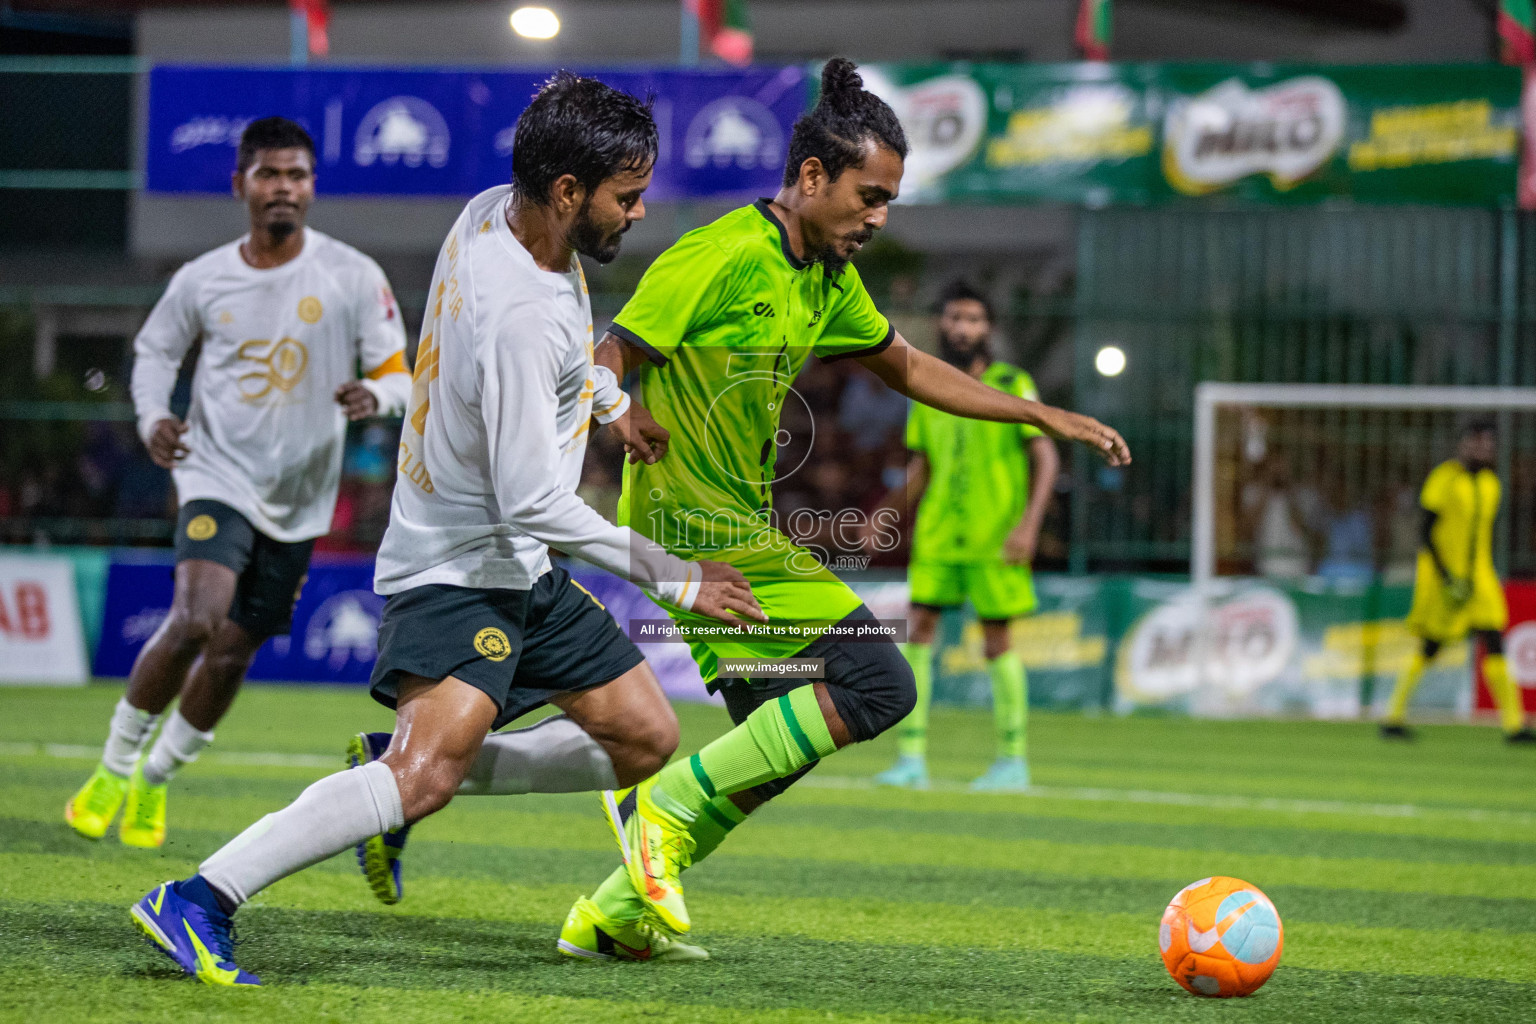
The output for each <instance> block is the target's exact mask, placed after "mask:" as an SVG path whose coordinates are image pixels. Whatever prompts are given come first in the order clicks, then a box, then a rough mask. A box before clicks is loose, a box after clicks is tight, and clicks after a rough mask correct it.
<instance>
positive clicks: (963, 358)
mask: <svg viewBox="0 0 1536 1024" xmlns="http://www.w3.org/2000/svg"><path fill="white" fill-rule="evenodd" d="M990 354H991V350H990V348H989V346H988V345H987V343H986V342H985V341H982V342H978V343H977V344H974V345H970V346H967V345H964V344H957V343H956V342H955V341H954V339H953V338H952V337H951V336H950V335H948V334H945V333H944V332H943V331H942V330H941V331H939V358H940V359H942V360H944V361H945V362H946V363H948V364H949V365H950V366H953V367H956V368H958V369H961V370H965V371H967V372H969V370H970V368H971V364H972V363H974V362H975V361H976V359H977V358H978V357H981V358H985V357H987V356H989V355H990Z"/></svg>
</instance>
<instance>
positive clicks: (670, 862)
mask: <svg viewBox="0 0 1536 1024" xmlns="http://www.w3.org/2000/svg"><path fill="white" fill-rule="evenodd" d="M655 787H656V779H655V777H654V776H653V777H652V778H649V779H646V780H645V781H644V782H642V783H640V784H639V785H638V786H636V787H635V789H634V793H633V794H632V796H633V797H634V801H635V805H634V813H632V814H631V815H629V819H628V820H627V821H625V822H624V840H625V841H624V846H625V848H626V857H625V861H626V865H627V866H628V868H629V881H630V884H631V885H633V886H634V887H635V892H637V893H639V894H640V898H641V899H643V900H645V903H646V907H647V909H649V910H650V912H651V913H652V914H653V915H655V917H656V920H657V921H659V922H660V923H661V924H662V926H663V927H665V928H667V929H668V930H670V931H672V932H674V933H676V934H678V935H682V934H685V933H686V932H687V931H688V929H689V928H691V927H692V922H691V921H690V920H689V919H688V907H687V906H686V905H685V904H684V903H683V881H682V878H681V877H679V876H680V875H681V874H682V871H683V869H684V868H686V867H687V866H688V865H689V863H690V862H691V861H692V859H693V836H691V835H689V834H688V827H687V826H686V825H684V824H683V823H682V822H680V821H678V820H677V819H676V818H674V817H672V815H670V814H668V813H667V812H666V811H664V810H662V809H661V808H660V807H658V806H657V805H656V803H655V801H653V800H652V799H651V792H652V790H654V789H655ZM612 820H613V819H612V817H611V815H610V822H611V821H612Z"/></svg>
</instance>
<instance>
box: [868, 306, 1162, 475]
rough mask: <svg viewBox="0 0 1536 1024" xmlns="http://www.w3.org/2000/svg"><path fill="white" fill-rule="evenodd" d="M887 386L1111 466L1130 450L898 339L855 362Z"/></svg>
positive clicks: (1075, 416) (1085, 421) (1102, 431)
mask: <svg viewBox="0 0 1536 1024" xmlns="http://www.w3.org/2000/svg"><path fill="white" fill-rule="evenodd" d="M859 362H860V363H862V364H863V365H864V366H866V367H868V368H869V370H870V371H871V372H873V373H874V375H875V376H877V377H879V378H880V379H881V380H882V381H884V382H885V384H886V386H887V387H890V388H892V389H894V390H896V391H899V392H901V393H902V394H903V395H906V396H907V397H908V398H911V399H914V400H916V401H919V402H922V403H923V404H924V405H931V406H933V407H934V408H935V409H941V410H943V411H944V412H948V413H953V414H954V415H956V416H964V417H966V418H967V419H973V420H997V421H999V422H1003V423H1027V424H1029V425H1030V426H1032V427H1039V428H1040V429H1041V430H1043V431H1044V432H1045V433H1047V434H1050V435H1051V436H1052V437H1056V438H1060V439H1061V440H1063V441H1080V442H1082V443H1083V444H1086V445H1088V446H1089V447H1090V448H1092V449H1094V450H1095V451H1096V452H1098V453H1099V456H1100V457H1101V458H1103V459H1104V461H1105V462H1107V463H1109V464H1110V465H1111V466H1124V465H1128V464H1129V463H1130V461H1131V450H1130V448H1129V447H1127V446H1126V443H1125V439H1124V438H1122V437H1121V436H1120V435H1119V433H1117V432H1116V431H1115V430H1114V428H1112V427H1107V426H1105V425H1104V424H1102V423H1100V422H1099V421H1098V420H1096V419H1094V418H1093V417H1092V416H1084V415H1082V414H1081V413H1075V412H1068V411H1067V410H1065V409H1057V408H1056V407H1055V406H1050V405H1045V404H1043V403H1041V402H1032V401H1030V400H1028V399H1025V398H1019V397H1017V396H1015V395H1010V394H1007V393H1006V392H1003V391H999V390H998V389H997V388H994V387H989V386H987V385H986V384H983V383H982V382H981V381H979V380H976V379H975V378H973V377H971V376H969V375H968V374H966V373H963V372H961V371H960V370H957V369H955V368H954V367H953V366H950V365H949V364H948V363H946V362H944V361H943V360H942V359H935V358H934V357H933V356H930V355H928V354H927V353H926V352H922V351H919V350H918V349H915V348H913V347H912V346H911V345H909V344H907V341H906V339H905V338H903V337H902V336H901V335H900V334H898V335H896V340H895V341H894V342H893V343H892V344H891V345H890V346H889V347H887V348H886V349H884V350H883V351H881V352H878V353H876V354H875V355H872V356H866V357H865V358H863V359H860V360H859Z"/></svg>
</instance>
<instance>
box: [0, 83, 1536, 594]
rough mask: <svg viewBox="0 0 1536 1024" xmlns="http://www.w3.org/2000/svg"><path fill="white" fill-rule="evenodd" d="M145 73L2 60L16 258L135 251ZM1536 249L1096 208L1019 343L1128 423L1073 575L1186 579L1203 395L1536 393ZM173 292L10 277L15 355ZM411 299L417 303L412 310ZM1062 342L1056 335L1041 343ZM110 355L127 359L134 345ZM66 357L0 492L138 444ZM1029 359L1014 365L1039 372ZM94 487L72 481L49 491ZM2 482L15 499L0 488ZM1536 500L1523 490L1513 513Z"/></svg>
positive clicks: (26, 415)
mask: <svg viewBox="0 0 1536 1024" xmlns="http://www.w3.org/2000/svg"><path fill="white" fill-rule="evenodd" d="M141 72H142V66H141V65H140V64H139V62H138V61H137V60H135V59H133V58H64V59H59V58H37V59H34V58H0V107H3V109H5V110H7V111H16V110H25V111H27V112H28V115H27V119H26V122H25V130H24V131H13V132H8V133H5V134H4V135H3V137H0V249H3V250H8V251H21V250H27V249H30V248H33V247H37V246H46V247H52V248H54V249H55V250H58V249H63V248H71V247H72V248H92V247H95V248H105V249H109V250H110V249H116V250H118V251H122V250H123V249H124V247H125V242H126V217H127V215H126V210H127V205H128V196H129V194H130V192H131V191H132V189H134V188H136V187H138V186H139V184H140V175H139V174H138V172H137V170H136V169H135V166H134V155H133V150H134V147H133V144H132V142H131V135H132V130H133V127H132V126H133V124H134V116H133V111H134V105H135V103H137V102H138V100H137V96H138V94H139V86H140V84H141V82H142V75H141ZM1533 240H1536V219H1532V218H1531V217H1528V216H1526V215H1522V214H1517V213H1515V212H1513V211H1506V210H1490V209H1451V208H1422V207H1417V208H1415V207H1370V208H1361V207H1348V206H1311V207H1301V206H1298V207H1289V208H1287V207H1274V208H1267V209H1263V210H1254V209H1237V208H1228V209H1216V208H1212V207H1209V206H1203V205H1197V204H1194V203H1191V204H1188V205H1181V206H1177V207H1166V208H1162V209H1105V210H1085V211H1082V212H1081V213H1080V214H1079V226H1078V235H1077V246H1076V248H1077V252H1076V266H1077V273H1076V279H1075V291H1074V292H1073V294H1072V295H1071V296H1070V297H1069V298H1067V299H1065V300H1062V299H1060V298H1059V297H1057V298H1046V299H1041V300H1038V301H1029V300H1028V299H1024V300H1021V301H1020V302H1019V303H1018V304H1016V307H1015V309H1014V310H1012V313H1011V315H1012V316H1013V318H1014V319H1015V321H1016V322H1015V323H1014V324H1013V325H1012V328H1013V330H1012V333H1013V334H1014V336H1015V337H1018V336H1023V335H1029V334H1031V333H1035V334H1041V333H1043V335H1044V336H1046V337H1047V338H1049V337H1050V336H1052V335H1054V334H1056V333H1059V329H1060V328H1061V325H1062V324H1063V323H1065V324H1066V325H1067V326H1066V327H1065V329H1066V330H1068V331H1070V332H1071V335H1072V349H1073V353H1074V355H1073V358H1074V360H1075V371H1074V373H1073V380H1072V388H1071V393H1070V394H1059V395H1052V396H1051V397H1059V398H1060V399H1061V400H1063V401H1070V402H1071V403H1072V404H1074V405H1075V406H1076V407H1078V408H1081V409H1083V410H1085V411H1087V412H1090V413H1093V414H1094V415H1097V416H1100V417H1101V418H1104V419H1106V420H1108V421H1110V422H1112V423H1114V424H1115V425H1116V426H1117V427H1119V428H1120V429H1121V430H1122V431H1123V432H1124V433H1125V434H1126V436H1127V438H1128V439H1129V440H1130V442H1131V444H1132V446H1133V448H1134V450H1135V452H1136V462H1135V463H1134V464H1133V465H1132V466H1131V467H1129V468H1128V469H1125V470H1111V469H1107V468H1104V467H1100V466H1097V465H1095V464H1094V462H1093V459H1092V457H1091V455H1089V454H1087V453H1086V452H1083V451H1078V452H1076V453H1075V455H1074V456H1073V458H1074V461H1073V463H1072V469H1073V472H1072V482H1073V489H1072V493H1071V497H1070V504H1069V506H1068V508H1069V511H1068V514H1067V515H1066V516H1065V517H1064V520H1063V521H1062V522H1061V523H1060V531H1059V532H1060V533H1061V534H1062V535H1064V539H1065V546H1066V548H1067V550H1068V551H1069V552H1070V556H1069V557H1070V563H1069V564H1070V568H1072V569H1073V570H1075V571H1079V572H1082V571H1089V570H1104V569H1121V570H1131V571H1158V570H1168V571H1182V570H1183V568H1184V567H1185V566H1187V564H1188V558H1189V542H1190V484H1191V468H1190V467H1191V437H1192V394H1193V385H1194V384H1195V383H1196V382H1198V381H1201V380H1219V381H1240V382H1285V383H1307V382H1315V383H1380V384H1482V385H1488V384H1520V385H1533V384H1536V244H1533ZM400 283H401V284H405V283H404V282H400ZM157 292H158V289H157V288H152V289H144V288H127V289H91V288H81V287H78V286H76V285H75V283H74V282H71V281H69V280H57V281H52V282H49V283H46V284H44V285H41V286H39V285H37V284H35V283H34V284H32V285H29V286H27V287H17V286H16V285H15V282H8V281H5V280H0V342H3V340H4V335H5V334H6V330H7V327H6V317H7V316H10V317H11V318H12V320H13V321H14V319H15V318H16V316H17V315H18V313H19V315H20V316H22V317H27V316H31V317H34V318H35V317H37V316H39V315H46V312H47V310H48V309H51V308H63V307H68V308H72V309H85V310H90V309H107V308H115V309H119V310H121V309H124V308H128V307H132V308H144V309H147V308H148V305H149V304H150V303H152V302H153V299H154V297H155V294H156V293H157ZM410 292H411V289H410V288H409V287H408V286H407V287H405V288H403V289H402V290H401V298H402V300H405V299H407V298H414V296H411V295H410V294H409V293H410ZM597 298H598V297H597V296H594V299H597ZM408 304H409V303H408ZM7 310H9V311H10V312H9V313H7ZM599 312H600V311H599ZM599 320H601V317H599ZM1047 322H1049V323H1052V324H1055V325H1056V326H1055V327H1054V328H1053V329H1052V330H1047V331H1044V332H1041V331H1040V330H1039V328H1040V325H1041V324H1042V323H1047ZM11 326H12V327H13V328H14V323H12V325H11ZM35 326H36V325H35V324H34V327H35ZM77 333H78V332H77ZM106 340H107V341H108V343H109V345H115V346H116V352H117V355H116V358H117V359H118V360H119V362H122V361H123V360H125V359H126V353H125V352H124V351H123V344H122V338H121V337H120V336H119V337H117V338H116V339H115V340H112V339H106ZM72 344H73V345H74V346H75V349H74V350H73V351H71V352H70V353H60V355H59V362H60V365H61V366H63V367H64V368H65V369H67V370H68V371H69V372H68V373H67V374H55V375H54V377H55V378H56V379H53V380H52V381H51V382H50V383H47V384H46V386H43V387H41V388H40V389H32V390H26V389H23V388H20V387H19V386H18V385H17V384H16V382H15V381H14V380H13V381H11V382H6V381H4V380H0V474H7V475H10V476H12V477H13V478H14V477H15V474H16V473H18V472H19V470H18V469H17V467H18V466H22V465H26V464H31V465H34V466H35V465H36V462H37V460H38V459H39V458H40V457H43V456H44V455H45V454H46V453H48V452H51V451H53V449H54V448H56V447H58V446H60V445H65V446H70V445H73V448H72V449H71V450H74V451H78V450H82V449H83V448H84V447H85V446H87V445H88V443H89V442H90V441H91V440H92V439H93V438H94V440H95V441H96V442H97V443H99V444H100V445H102V446H103V449H104V450H107V451H112V450H116V449H114V448H113V447H112V445H111V444H108V443H107V441H106V440H104V439H103V438H104V435H105V434H106V433H112V434H114V436H115V435H120V434H122V433H123V432H124V431H130V430H131V427H130V424H129V423H128V422H127V421H126V416H127V413H126V412H125V411H124V407H123V406H122V405H121V403H122V402H123V401H124V400H125V399H126V397H127V396H126V394H125V393H124V392H123V390H122V388H121V386H118V387H117V388H116V390H113V389H112V388H110V387H109V388H107V389H106V390H104V391H91V390H90V389H89V386H88V385H85V384H83V381H85V380H86V379H88V378H89V377H90V370H91V369H93V368H94V364H92V365H84V364H83V363H82V361H86V362H88V361H89V360H90V359H94V360H96V362H101V361H104V360H109V359H111V358H113V356H112V355H111V353H110V352H107V351H106V348H103V349H102V352H101V354H100V355H99V356H90V357H87V356H86V355H83V354H82V353H83V352H87V351H89V349H88V346H87V347H86V348H81V347H80V346H81V345H83V344H84V343H83V342H80V341H79V339H78V338H75V339H74V340H73V341H72ZM1105 345H1116V346H1118V347H1120V348H1121V349H1123V350H1124V351H1125V352H1126V354H1127V357H1128V365H1127V369H1126V371H1125V372H1124V373H1123V374H1121V375H1120V376H1118V377H1113V378H1107V377H1103V376H1101V375H1100V374H1098V373H1097V372H1096V371H1095V369H1094V356H1095V353H1097V352H1098V350H1099V349H1100V348H1101V347H1103V346H1105ZM1026 347H1027V348H1031V350H1030V351H1026V352H1021V353H1020V355H1021V356H1026V357H1029V356H1034V355H1038V354H1039V351H1040V350H1036V349H1034V348H1032V347H1030V346H1026ZM38 352H39V353H40V354H39V355H37V356H36V357H35V358H38V359H40V358H42V354H41V349H39V350H38ZM5 355H6V357H7V358H8V359H9V360H10V365H13V366H14V365H17V363H18V360H21V361H22V362H23V364H24V363H25V362H26V361H33V360H34V356H33V354H32V353H30V352H28V353H25V354H23V353H20V352H12V351H9V350H7V351H6V352H5ZM71 360H72V361H71ZM77 364H80V365H77ZM117 370H118V372H117V374H116V375H115V379H117V380H118V381H122V380H126V374H125V372H124V371H125V366H119V367H117ZM108 376H109V377H112V376H113V375H112V374H109V375H108ZM66 378H67V379H66ZM39 402H41V403H43V404H38V403H39ZM61 402H62V403H65V405H59V404H57V403H61ZM49 403H52V404H49ZM113 403H117V404H116V405H114V404H113ZM61 410H62V411H61ZM66 413H67V415H65V414H66ZM98 413H99V415H98ZM1341 416H1345V417H1346V418H1347V415H1346V414H1341ZM93 417H94V419H93ZM93 422H95V423H97V424H99V425H98V426H95V427H93V426H91V424H92V423H93ZM1342 423H1343V420H1341V424H1342ZM87 435H91V436H89V437H88V436H87ZM118 440H119V441H120V442H122V443H121V444H120V445H119V447H120V448H121V449H122V451H124V452H126V451H127V450H128V449H129V448H131V444H129V443H128V442H129V441H131V433H130V434H129V437H128V439H127V440H124V439H122V438H119V439H118ZM1513 445H1519V446H1521V447H1522V448H1525V449H1527V450H1530V449H1532V448H1536V438H1527V437H1523V436H1522V437H1519V438H1514V437H1506V439H1505V445H1504V447H1505V451H1506V453H1507V452H1508V450H1509V449H1510V448H1511V447H1512V446H1513ZM1446 454H1449V453H1446ZM124 457H126V455H125V456H124ZM28 460H31V462H30V463H29V462H28ZM1503 468H1505V469H1506V470H1507V469H1508V468H1509V465H1508V460H1507V456H1506V462H1505V465H1504V467H1503ZM80 471H81V470H80V466H79V464H77V463H73V462H71V463H70V464H69V465H68V466H65V467H63V468H60V469H58V470H57V472H61V473H64V474H66V475H71V474H72V475H74V476H78V475H79V473H80ZM1507 479H1508V475H1507V473H1506V480H1507ZM7 482H9V483H12V484H14V483H15V482H16V480H15V479H12V480H10V481H6V480H3V479H0V484H4V483H7ZM4 489H5V488H3V487H0V491H3V490H4ZM1531 498H1532V496H1531V495H1530V494H1522V493H1510V494H1509V495H1508V496H1507V498H1506V507H1511V506H1513V505H1514V504H1516V503H1517V502H1522V501H1523V502H1526V503H1528V504H1529V503H1531ZM0 513H4V514H0V520H5V524H4V525H5V528H6V529H5V532H6V536H4V537H3V538H0V539H4V540H24V539H28V538H31V537H34V536H39V535H45V536H50V537H53V538H56V539H60V540H64V539H89V538H95V539H105V540H131V539H134V538H153V537H157V536H160V535H161V534H162V533H163V532H164V530H165V529H166V527H165V526H164V525H163V519H157V518H156V517H154V516H148V517H140V516H133V515H128V516H124V515H117V514H115V513H114V512H112V511H110V510H109V511H106V512H102V513H101V514H100V515H93V516H86V517H80V516H73V515H70V516H42V517H31V518H29V519H28V520H27V521H26V522H22V519H21V517H19V516H18V515H16V514H15V510H14V509H12V510H9V511H7V510H4V509H0ZM1513 518H1514V517H1512V516H1508V515H1506V516H1504V517H1503V518H1502V520H1501V530H1500V553H1501V556H1502V557H1503V558H1504V559H1505V560H1506V561H1507V564H1508V565H1509V567H1510V568H1511V569H1512V570H1513V571H1515V572H1517V573H1524V574H1532V573H1536V536H1533V534H1536V528H1531V527H1529V526H1528V525H1521V526H1520V527H1519V528H1517V529H1514V530H1511V529H1510V528H1509V524H1510V522H1511V520H1512V519H1513ZM1522 523H1523V524H1528V523H1529V517H1527V518H1526V519H1525V520H1523V521H1522ZM157 524H160V525H157Z"/></svg>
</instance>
